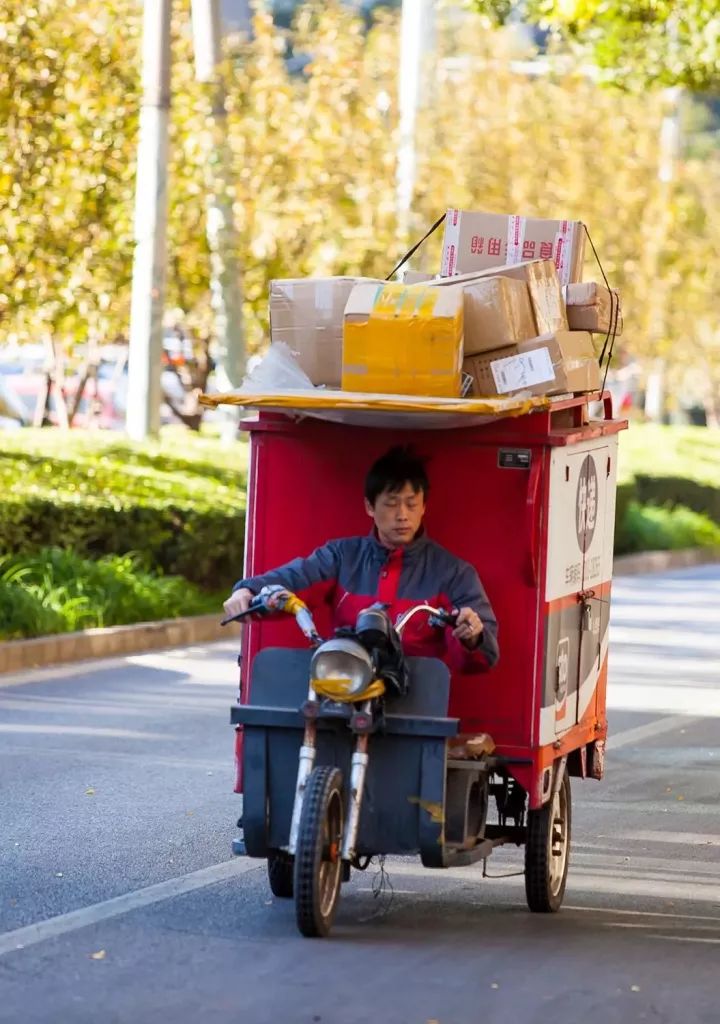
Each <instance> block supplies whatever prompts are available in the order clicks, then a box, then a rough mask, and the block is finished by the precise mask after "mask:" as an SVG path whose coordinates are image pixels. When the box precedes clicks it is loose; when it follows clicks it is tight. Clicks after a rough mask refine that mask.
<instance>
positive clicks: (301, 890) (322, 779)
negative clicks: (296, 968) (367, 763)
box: [294, 766, 345, 938]
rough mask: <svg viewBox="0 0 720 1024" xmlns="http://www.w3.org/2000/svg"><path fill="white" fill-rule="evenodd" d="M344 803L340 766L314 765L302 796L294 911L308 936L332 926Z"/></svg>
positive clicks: (340, 861)
mask: <svg viewBox="0 0 720 1024" xmlns="http://www.w3.org/2000/svg"><path fill="white" fill-rule="evenodd" d="M344 828H345V805H344V800H343V791H342V774H341V772H340V771H339V769H337V768H329V767H325V766H322V767H318V768H314V769H313V772H312V774H311V776H310V778H309V779H308V782H307V786H306V788H305V796H304V799H303V807H302V814H301V816H300V828H299V829H298V838H297V846H296V849H295V879H294V881H295V914H296V918H297V925H298V928H299V929H300V931H301V933H302V934H303V935H305V936H307V937H308V938H315V937H320V936H326V935H328V934H329V932H330V928H331V927H332V922H333V918H334V917H335V910H336V908H337V904H338V898H339V896H340V881H341V878H342V860H341V858H340V852H341V849H342V839H343V832H344Z"/></svg>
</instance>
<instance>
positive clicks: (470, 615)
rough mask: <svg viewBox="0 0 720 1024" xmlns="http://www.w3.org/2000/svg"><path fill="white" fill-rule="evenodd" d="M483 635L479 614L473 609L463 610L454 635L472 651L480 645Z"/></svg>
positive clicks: (460, 612)
mask: <svg viewBox="0 0 720 1024" xmlns="http://www.w3.org/2000/svg"><path fill="white" fill-rule="evenodd" d="M482 633H483V624H482V620H481V618H480V616H479V615H478V614H477V612H475V611H473V609H472V608H461V609H460V611H459V612H458V616H457V619H456V622H455V629H453V634H452V635H453V636H454V637H456V639H458V640H459V641H460V643H461V644H462V645H463V646H464V647H467V648H468V650H470V651H471V650H473V648H475V647H477V645H478V644H479V643H480V640H481V639H482Z"/></svg>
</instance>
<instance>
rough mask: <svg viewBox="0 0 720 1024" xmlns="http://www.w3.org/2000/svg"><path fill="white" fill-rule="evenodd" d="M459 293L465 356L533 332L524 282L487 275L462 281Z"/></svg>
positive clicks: (527, 335) (521, 337) (533, 318)
mask: <svg viewBox="0 0 720 1024" xmlns="http://www.w3.org/2000/svg"><path fill="white" fill-rule="evenodd" d="M451 280H456V279H455V278H451ZM463 294H464V296H465V311H464V317H465V329H464V343H463V351H464V353H465V355H466V356H470V355H475V354H476V353H478V352H487V351H491V350H492V349H496V348H500V347H502V346H504V345H514V344H515V342H518V341H526V340H527V339H528V338H534V337H535V336H536V335H537V330H536V327H535V315H534V313H533V307H532V304H531V302H530V293H529V292H528V288H527V285H526V284H525V282H524V281H514V280H512V279H511V278H509V277H488V278H485V279H484V280H483V279H481V280H478V281H471V282H470V283H469V284H466V285H465V286H464V287H463Z"/></svg>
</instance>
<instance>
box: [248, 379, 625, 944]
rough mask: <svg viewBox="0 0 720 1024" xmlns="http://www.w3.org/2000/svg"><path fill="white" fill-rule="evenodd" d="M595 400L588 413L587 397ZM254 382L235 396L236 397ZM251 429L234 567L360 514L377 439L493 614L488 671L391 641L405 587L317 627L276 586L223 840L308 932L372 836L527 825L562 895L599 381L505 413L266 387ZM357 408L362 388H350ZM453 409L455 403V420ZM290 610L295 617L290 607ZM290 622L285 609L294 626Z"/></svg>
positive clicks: (592, 681)
mask: <svg viewBox="0 0 720 1024" xmlns="http://www.w3.org/2000/svg"><path fill="white" fill-rule="evenodd" d="M593 399H594V400H595V401H602V409H603V416H602V418H599V419H591V418H590V415H589V404H590V402H591V401H592V400H593ZM248 404H250V402H248ZM253 404H256V405H257V406H259V407H260V409H261V411H260V414H259V416H258V417H257V418H256V419H254V420H251V421H248V422H247V423H246V424H245V426H246V428H247V429H248V430H249V431H250V475H249V487H248V509H249V514H248V520H247V527H246V566H245V572H246V575H248V576H250V575H255V574H259V573H261V572H263V571H265V570H267V569H268V568H271V567H272V566H275V565H278V564H282V563H283V562H285V561H287V560H289V559H290V558H292V557H294V556H295V555H297V554H299V553H304V552H308V551H309V550H311V549H312V548H313V547H314V546H316V545H318V544H321V543H323V542H324V541H325V540H327V539H328V538H329V537H333V536H341V535H343V534H345V535H348V534H350V533H352V532H361V531H364V529H365V524H364V522H363V520H362V519H361V518H360V512H359V506H360V502H359V501H358V487H359V481H361V480H362V476H363V471H364V469H365V467H366V466H367V465H368V464H369V463H370V462H371V461H372V460H373V459H374V458H376V457H377V456H378V455H379V454H380V453H381V452H382V451H384V450H386V449H387V448H388V446H389V445H391V444H397V443H403V442H405V443H406V442H407V441H412V442H413V444H414V445H415V446H416V447H417V448H419V449H421V450H422V451H423V452H424V453H425V454H426V455H427V456H428V457H429V467H430V480H431V493H430V499H429V502H428V513H427V516H426V526H427V528H428V531H429V532H430V534H431V536H433V537H434V538H435V539H436V540H438V541H439V542H440V543H441V544H443V545H444V546H445V547H447V548H449V549H450V550H452V551H453V552H454V553H456V554H457V555H459V556H460V557H462V558H464V559H465V560H467V561H469V562H471V563H472V564H474V565H475V566H476V567H477V569H478V571H479V573H480V575H481V578H482V580H483V582H484V584H485V588H486V590H487V591H488V594H489V597H490V600H491V602H492V604H493V606H494V608H495V612H496V614H497V618H498V623H499V626H500V650H501V656H500V661H499V663H498V665H497V666H496V667H495V668H493V669H492V670H491V671H489V672H486V673H478V672H469V673H468V672H462V671H455V670H453V671H451V670H450V669H449V668H448V666H447V665H446V664H445V663H444V662H442V661H439V660H437V659H434V658H414V657H407V656H405V654H404V653H403V651H402V633H403V630H404V629H405V627H406V625H407V623H408V621H409V620H410V619H411V618H413V617H415V616H427V617H428V619H429V623H430V625H431V626H432V627H433V628H436V629H439V630H442V629H448V628H451V627H452V619H451V615H450V613H447V612H445V611H443V610H441V609H438V608H434V607H432V606H430V605H428V604H427V603H425V602H423V601H418V603H417V605H416V606H415V607H412V608H411V609H410V610H409V612H408V613H406V614H405V615H403V616H402V617H401V618H400V619H399V620H398V621H391V619H390V617H389V615H388V612H387V609H386V608H385V607H384V606H383V605H382V604H380V603H378V602H376V601H373V600H369V601H368V606H367V608H366V609H365V610H363V611H362V612H361V613H360V615H359V616H358V618H357V621H356V623H355V626H354V628H352V629H350V628H345V629H343V630H339V631H337V632H334V631H333V629H332V626H331V621H330V617H329V610H328V608H327V607H325V606H324V605H323V604H322V603H320V604H319V605H318V607H317V608H315V607H313V611H312V614H311V613H310V611H309V609H308V607H306V605H305V604H304V603H303V602H302V601H300V599H299V598H298V597H297V596H296V595H294V594H292V593H290V592H289V591H287V590H284V589H283V588H282V587H275V588H266V589H265V590H263V591H262V592H261V593H260V594H258V595H257V596H256V598H255V599H254V601H253V603H252V604H251V606H250V608H249V609H248V611H247V613H243V616H247V617H248V618H249V622H248V624H246V625H245V627H244V637H243V654H242V656H241V659H240V664H241V686H240V700H239V702H238V704H236V705H235V706H234V707H233V708H232V712H231V721H232V723H233V724H234V725H235V727H236V732H237V738H236V739H237V743H236V753H237V780H236V789H237V791H238V792H242V793H243V812H242V818H241V820H240V822H239V824H240V825H241V827H242V838H241V839H239V840H238V841H237V842H236V843H235V844H234V849H235V851H236V852H238V853H243V854H245V855H247V856H250V857H258V858H264V859H266V860H267V866H268V876H269V882H270V887H271V889H272V892H273V893H274V895H276V896H278V897H287V898H294V900H295V908H296V918H297V924H298V927H299V929H300V931H301V933H302V934H303V935H306V936H325V935H327V934H328V933H329V931H330V929H331V927H332V923H333V919H334V916H335V911H336V908H337V904H338V899H339V894H340V890H341V883H342V882H343V881H346V880H348V879H349V877H350V873H351V871H352V870H353V869H355V870H363V869H364V868H366V867H367V866H368V864H369V862H370V860H371V859H372V858H373V857H376V856H383V855H392V854H402V855H408V854H416V855H417V854H419V856H420V859H421V862H422V864H423V865H424V866H425V867H428V868H447V867H456V866H465V865H471V864H474V863H476V862H478V861H481V860H485V859H486V858H487V857H488V856H489V855H490V854H491V853H492V851H493V850H494V849H495V848H496V847H498V846H501V845H503V844H508V843H512V844H517V845H524V847H525V892H526V898H527V904H528V907H529V908H530V910H532V911H536V912H554V911H557V910H558V909H559V908H560V906H561V904H562V901H563V896H564V892H565V886H566V880H567V875H568V866H569V853H570V835H571V788H570V778H571V777H572V776H574V777H576V778H581V779H585V778H594V779H600V778H602V775H603V770H604V750H605V739H606V734H607V722H606V716H605V690H606V682H607V639H608V618H609V599H610V585H611V576H612V545H613V525H614V509H615V474H616V456H617V434H618V432H619V431H620V430H621V429H623V428H624V426H625V423H624V422H621V421H618V420H614V419H613V418H612V414H611V407H610V401H609V397H608V396H598V395H595V396H588V395H581V396H576V397H566V398H564V399H555V400H549V399H543V400H542V401H539V400H538V401H535V402H533V403H531V407H530V408H529V409H528V408H527V407H523V409H522V410H521V414H518V415H512V414H509V413H508V411H507V409H508V407H507V405H506V406H504V407H503V410H502V411H503V415H502V416H493V417H492V418H491V417H488V416H485V417H482V416H478V417H475V418H472V419H468V420H462V419H461V420H460V422H459V423H458V420H457V417H456V418H455V419H453V420H452V425H449V424H448V425H447V428H446V429H438V420H437V418H434V419H433V420H432V426H431V427H425V426H423V423H426V422H428V421H427V420H422V419H420V420H419V421H418V424H419V425H418V427H417V428H416V429H412V430H410V429H408V427H407V416H406V415H404V418H401V419H399V420H398V421H397V422H398V425H397V426H394V422H393V420H392V417H388V416H384V417H382V418H381V420H380V422H379V423H378V421H377V419H374V418H373V416H372V410H368V414H369V415H368V416H367V417H366V418H365V419H363V418H362V416H359V415H358V410H357V409H354V410H353V412H352V416H351V417H350V422H347V421H346V420H345V421H343V418H341V421H340V422H337V419H338V417H337V416H334V417H329V418H328V417H326V416H323V415H319V414H318V413H317V410H315V411H314V413H313V415H306V414H304V413H303V411H302V410H299V409H298V410H294V414H293V415H290V414H289V412H288V409H287V405H281V404H280V403H278V406H277V407H273V405H272V404H271V402H270V401H268V402H267V403H265V405H263V402H262V401H259V400H257V399H255V400H254V402H253ZM360 411H361V412H362V410H360ZM466 423H467V425H465V424H466ZM293 619H294V620H295V622H291V620H293ZM298 627H299V629H298Z"/></svg>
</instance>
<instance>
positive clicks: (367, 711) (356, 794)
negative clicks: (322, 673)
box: [287, 689, 372, 862]
mask: <svg viewBox="0 0 720 1024" xmlns="http://www.w3.org/2000/svg"><path fill="white" fill-rule="evenodd" d="M316 699H317V698H316V696H315V692H314V691H313V690H312V689H311V690H310V693H309V694H308V700H309V701H315V700H316ZM360 711H361V713H362V714H364V715H366V716H369V715H372V701H370V700H367V701H365V702H364V703H363V704H362V706H361V709H360ZM368 740H369V736H368V734H367V732H362V733H358V734H357V738H356V741H355V750H354V752H353V756H352V761H351V767H350V806H349V808H348V814H347V822H346V825H345V834H344V836H343V844H342V853H341V857H342V859H343V860H345V861H348V862H350V861H352V860H353V858H354V857H355V849H356V846H357V836H358V829H359V827H360V811H361V809H362V799H363V793H364V791H365V776H366V774H367V766H368V761H369V756H368ZM316 754H317V719H316V718H314V717H313V718H306V720H305V733H304V735H303V742H302V746H301V747H300V758H299V761H298V773H297V781H296V783H295V801H294V803H293V812H292V819H291V821H290V838H289V842H288V846H287V851H288V853H289V854H290V855H291V856H293V857H294V856H295V852H296V850H297V840H298V832H299V831H300V819H301V817H302V809H303V801H304V799H305V790H306V788H307V783H308V779H309V778H310V776H311V774H312V770H313V768H314V767H315V757H316Z"/></svg>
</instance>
